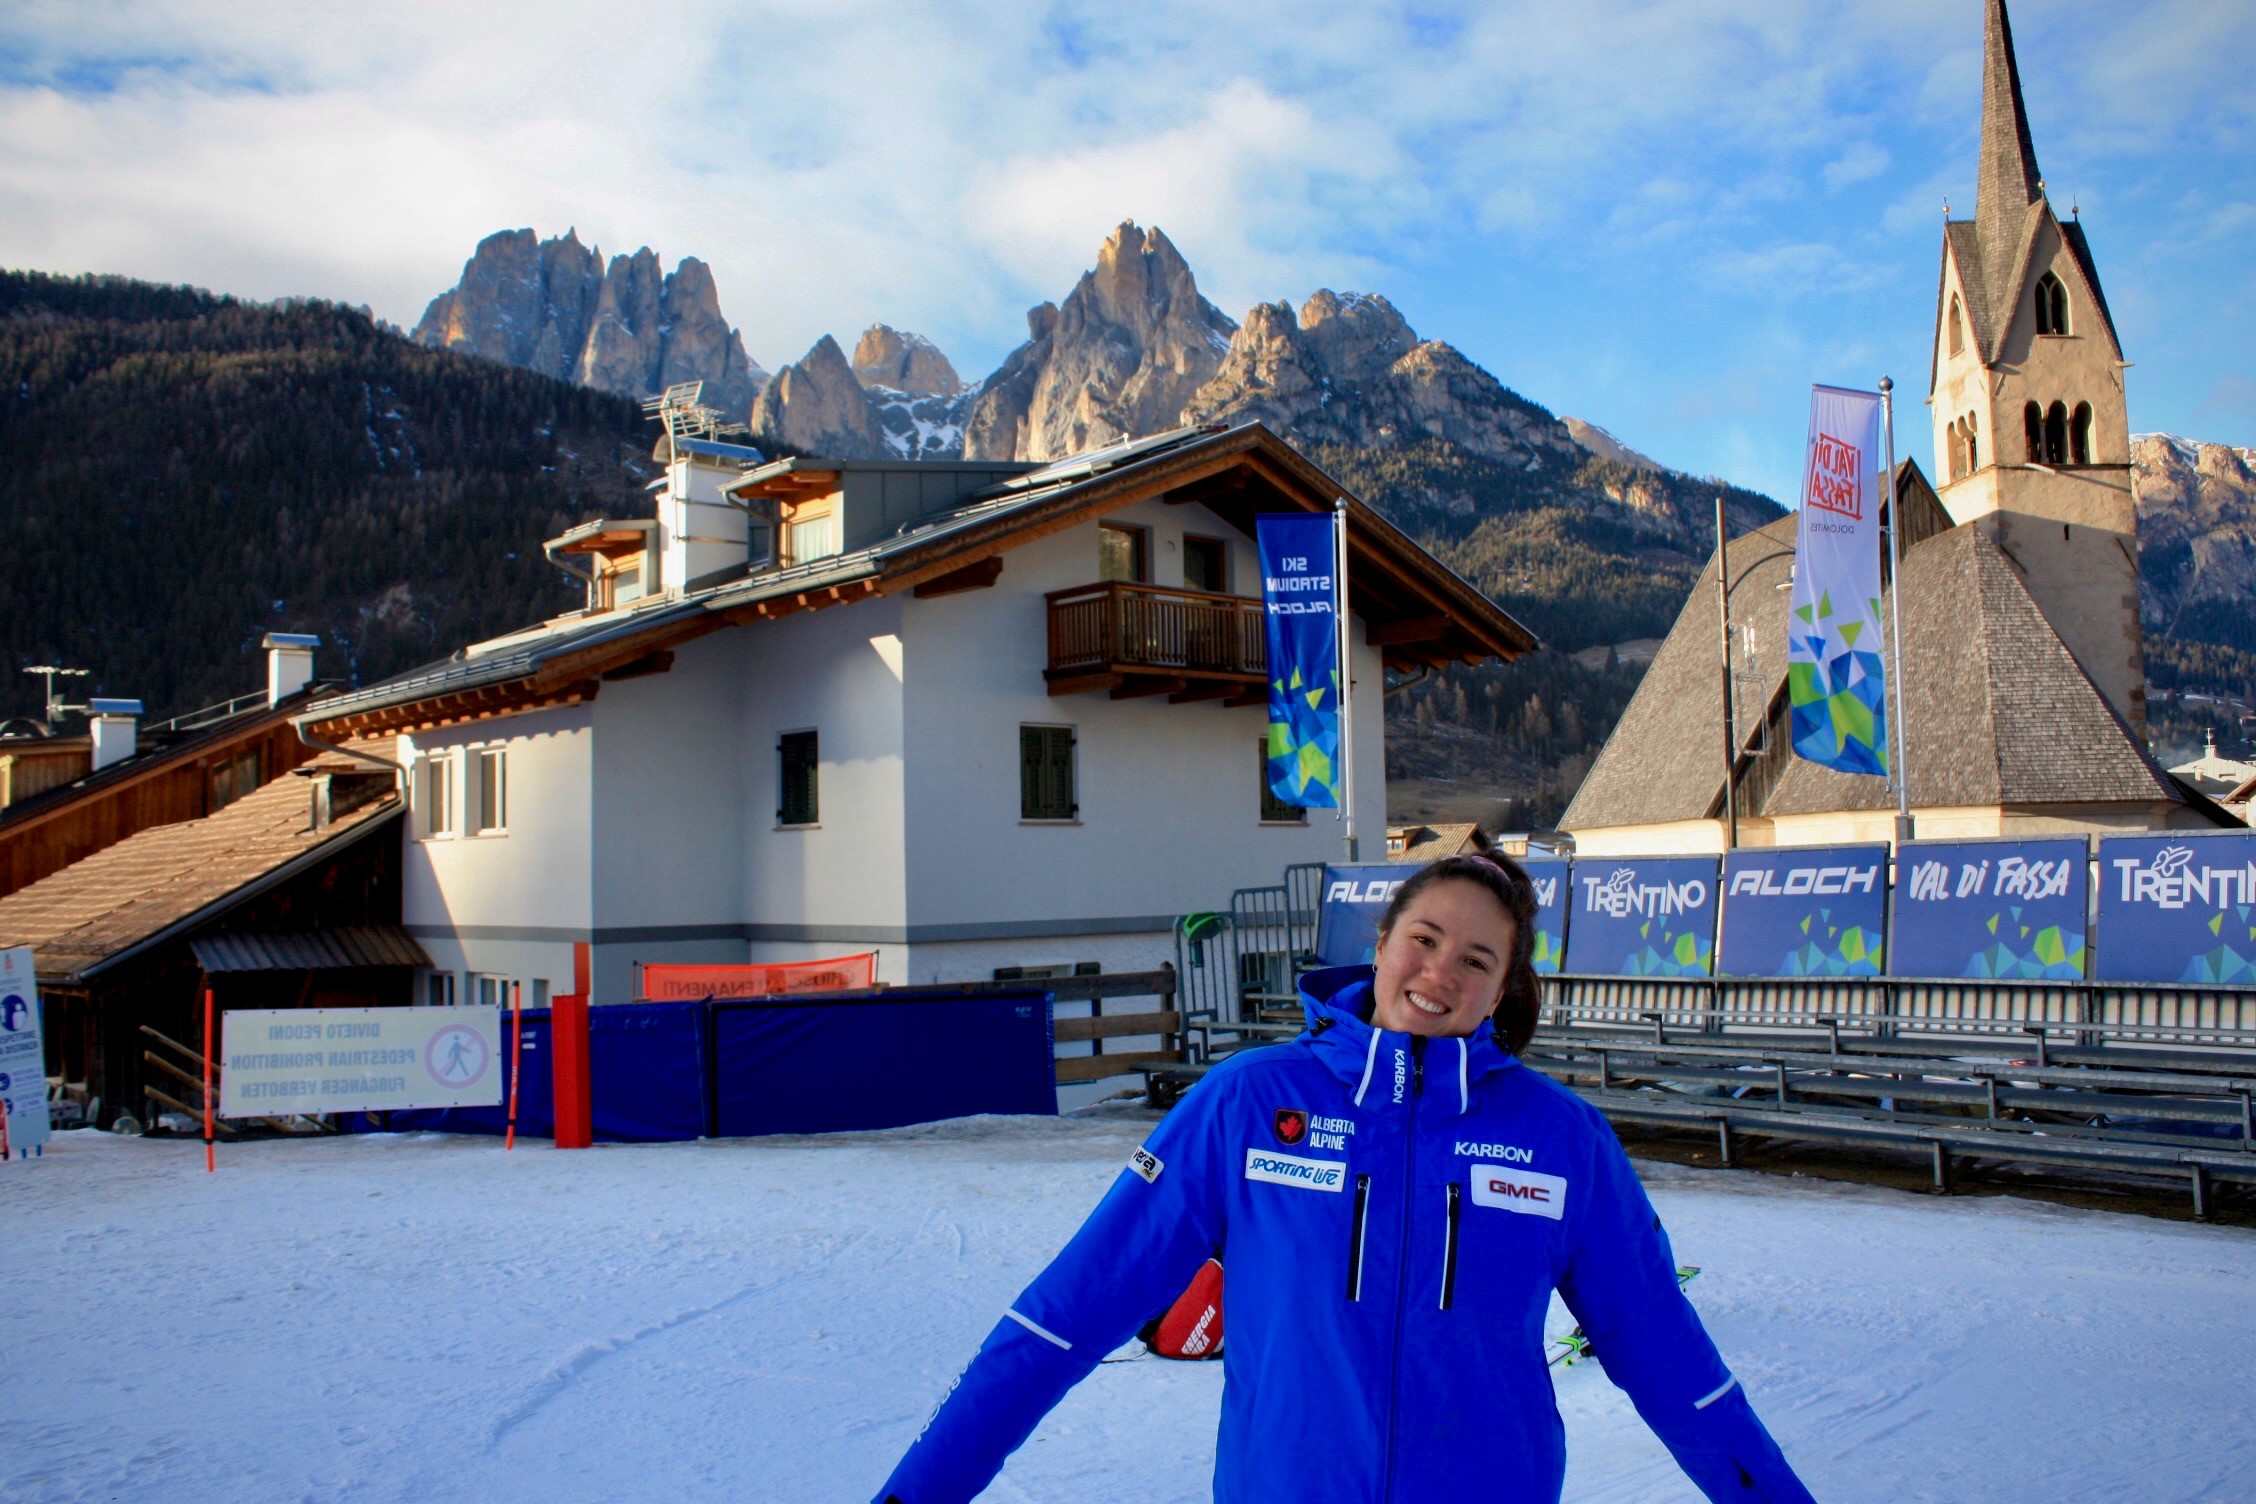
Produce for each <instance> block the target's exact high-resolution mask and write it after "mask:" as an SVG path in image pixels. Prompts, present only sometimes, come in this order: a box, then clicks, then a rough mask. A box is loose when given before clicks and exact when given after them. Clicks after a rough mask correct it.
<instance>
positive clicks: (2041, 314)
mask: <svg viewBox="0 0 2256 1504" xmlns="http://www.w3.org/2000/svg"><path fill="white" fill-rule="evenodd" d="M2067 332H2068V289H2067V288H2065V287H2063V286H2061V285H2060V279H2059V278H2058V277H2056V276H2054V275H2053V274H2052V273H2050V272H2046V273H2045V274H2044V275H2043V276H2041V277H2039V278H2037V333H2039V334H2066V333H2067Z"/></svg>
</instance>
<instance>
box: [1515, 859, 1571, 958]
mask: <svg viewBox="0 0 2256 1504" xmlns="http://www.w3.org/2000/svg"><path fill="white" fill-rule="evenodd" d="M1520 865H1521V866H1522V867H1524V868H1526V869H1527V875H1528V881H1529V882H1531V883H1533V884H1534V885H1535V950H1534V959H1535V969H1536V971H1537V973H1538V974H1540V975H1543V976H1551V975H1553V974H1555V973H1556V972H1557V971H1558V970H1559V968H1560V967H1562V966H1564V965H1565V964H1566V959H1567V885H1568V883H1569V882H1570V881H1572V878H1571V876H1570V873H1569V870H1568V867H1569V864H1568V863H1567V862H1565V861H1564V860H1561V859H1560V858H1557V857H1540V856H1531V857H1529V858H1528V859H1527V860H1526V861H1523V862H1522V863H1520Z"/></svg>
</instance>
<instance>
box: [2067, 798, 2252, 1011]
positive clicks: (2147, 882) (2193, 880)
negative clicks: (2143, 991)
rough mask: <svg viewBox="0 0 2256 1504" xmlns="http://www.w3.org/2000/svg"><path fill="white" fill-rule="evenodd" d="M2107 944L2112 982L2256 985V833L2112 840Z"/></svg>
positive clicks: (2103, 961)
mask: <svg viewBox="0 0 2256 1504" xmlns="http://www.w3.org/2000/svg"><path fill="white" fill-rule="evenodd" d="M2098 939H2099V968H2098V975H2099V976H2100V978H2101V979H2102V980H2105V981H2110V982H2191V983H2195V984H2208V983H2217V982H2230V983H2235V984H2237V985H2240V986H2249V985H2252V984H2256V832H2250V833H2249V834H2247V835H2215V836H2207V835H2204V836H2192V837H2188V836H2184V835H2159V836H2110V837H2107V838H2105V839H2103V840H2102V841H2101V842H2100V843H2099V936H2098Z"/></svg>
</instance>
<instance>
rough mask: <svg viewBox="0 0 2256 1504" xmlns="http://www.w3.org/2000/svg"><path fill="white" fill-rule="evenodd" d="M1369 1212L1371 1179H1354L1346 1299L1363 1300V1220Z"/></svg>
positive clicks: (1361, 1176) (1360, 1176) (1362, 1177)
mask: <svg viewBox="0 0 2256 1504" xmlns="http://www.w3.org/2000/svg"><path fill="white" fill-rule="evenodd" d="M1370 1211H1371V1177H1370V1176H1368V1175H1358V1176H1356V1177H1355V1230H1354V1232H1353V1233H1352V1234H1350V1235H1349V1236H1350V1241H1349V1243H1348V1245H1347V1298H1348V1299H1349V1300H1361V1299H1362V1298H1363V1219H1364V1218H1365V1217H1366V1216H1368V1215H1369V1214H1370Z"/></svg>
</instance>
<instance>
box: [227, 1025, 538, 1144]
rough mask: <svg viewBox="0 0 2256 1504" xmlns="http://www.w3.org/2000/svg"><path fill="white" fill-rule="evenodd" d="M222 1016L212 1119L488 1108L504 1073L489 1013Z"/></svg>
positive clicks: (498, 1029) (499, 1032)
mask: <svg viewBox="0 0 2256 1504" xmlns="http://www.w3.org/2000/svg"><path fill="white" fill-rule="evenodd" d="M223 1017H224V1018H225V1023H224V1025H223V1028H222V1034H223V1043H222V1046H221V1049H220V1063H221V1065H222V1066H223V1068H224V1069H223V1070H222V1073H221V1076H220V1093H219V1113H220V1116H221V1117H229V1118H247V1117H274V1116H279V1115H282V1114H286V1113H299V1112H389V1111H393V1110H395V1109H399V1108H408V1107H491V1106H494V1105H495V1104H497V1103H499V1102H500V1101H501V1096H502V1087H503V1083H504V1082H505V1081H506V1080H507V1078H508V1075H509V1061H508V1057H507V1056H505V1055H504V1054H503V1053H502V1030H501V1010H500V1009H499V1008H497V1007H491V1006H488V1007H468V1008H283V1009H273V1010H251V1009H238V1010H234V1011H231V1012H229V1013H227V1014H225V1015H223Z"/></svg>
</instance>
